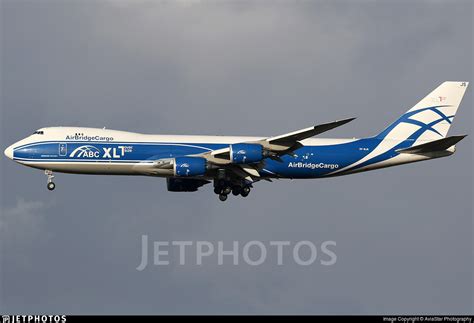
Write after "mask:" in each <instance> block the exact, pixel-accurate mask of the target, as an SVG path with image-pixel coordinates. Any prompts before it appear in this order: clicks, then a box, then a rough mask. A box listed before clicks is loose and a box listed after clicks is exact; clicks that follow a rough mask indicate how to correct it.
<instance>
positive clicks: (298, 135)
mask: <svg viewBox="0 0 474 323" xmlns="http://www.w3.org/2000/svg"><path fill="white" fill-rule="evenodd" d="M354 119H355V118H350V119H344V120H338V121H334V122H329V123H323V124H320V125H316V126H312V127H309V128H305V129H301V130H297V131H293V132H290V133H287V134H284V135H280V136H275V137H269V138H266V139H262V140H258V141H254V142H247V143H249V144H259V145H262V147H263V148H264V149H265V150H266V151H267V153H268V156H267V157H269V158H272V159H276V160H280V158H279V157H280V156H282V155H285V154H291V153H292V152H293V151H294V150H296V149H298V148H300V147H301V146H302V144H301V143H300V141H301V140H304V139H307V138H311V137H313V136H316V135H319V134H321V133H323V132H326V131H329V130H331V129H334V128H337V127H340V126H342V125H344V124H346V123H348V122H351V121H352V120H354ZM200 156H202V157H204V158H206V159H207V160H208V161H209V162H211V163H214V164H217V165H227V164H231V163H232V161H231V158H230V147H226V148H222V149H217V150H213V151H210V152H206V153H204V154H200Z"/></svg>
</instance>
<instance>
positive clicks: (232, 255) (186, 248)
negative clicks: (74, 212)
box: [136, 235, 337, 271]
mask: <svg viewBox="0 0 474 323" xmlns="http://www.w3.org/2000/svg"><path fill="white" fill-rule="evenodd" d="M150 258H151V259H150ZM336 261H337V256H336V242H335V241H323V242H320V243H316V242H313V241H308V240H303V241H276V240H275V241H258V240H252V241H245V242H242V241H149V239H148V236H147V235H142V243H141V260H140V263H139V264H138V266H137V267H136V269H137V270H138V271H143V270H145V269H146V268H147V267H148V266H149V265H151V266H168V265H173V266H174V265H182V266H184V265H197V266H204V265H210V266H214V265H218V266H222V265H234V266H238V265H244V266H245V265H246V266H261V265H264V264H270V265H277V266H283V265H287V264H289V265H299V266H312V265H316V264H318V265H323V266H333V265H335V264H336Z"/></svg>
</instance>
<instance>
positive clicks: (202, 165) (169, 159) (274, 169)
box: [5, 82, 468, 201]
mask: <svg viewBox="0 0 474 323" xmlns="http://www.w3.org/2000/svg"><path fill="white" fill-rule="evenodd" d="M467 86H468V82H444V83H442V84H441V85H440V86H438V87H437V88H436V89H435V90H434V91H432V92H431V93H430V94H429V95H428V96H426V97H425V98H424V99H422V100H421V101H420V102H419V103H417V104H416V105H415V106H414V107H413V108H411V109H410V110H408V111H407V112H406V113H405V114H403V115H402V116H401V117H400V118H399V119H398V120H397V121H395V122H394V123H392V124H391V125H390V126H388V127H387V128H386V129H385V130H383V131H382V132H380V133H379V134H377V135H375V136H373V137H369V138H363V139H320V138H311V137H314V136H317V135H320V134H322V133H324V132H326V131H328V130H331V129H334V128H336V127H339V126H342V125H344V124H346V123H348V122H350V121H352V120H353V119H354V118H350V119H344V120H339V121H334V122H329V123H324V124H319V125H316V126H312V127H309V128H305V129H302V130H298V131H294V132H290V133H287V134H284V135H279V136H274V137H231V136H183V135H148V134H139V133H132V132H125V131H117V130H109V129H95V128H78V127H50V128H41V129H38V130H36V131H35V132H34V133H33V134H32V135H31V136H29V137H26V138H25V139H22V140H20V141H18V142H16V143H14V144H13V145H11V146H10V147H8V148H7V149H5V155H6V156H7V157H8V158H10V159H12V160H13V161H15V162H17V163H19V164H22V165H25V166H30V167H34V168H38V169H42V170H44V171H45V174H46V175H47V177H48V182H47V188H48V189H49V190H51V191H52V190H54V189H55V187H56V185H55V183H54V182H53V178H54V176H53V174H54V172H58V173H73V174H94V175H145V176H156V177H164V178H166V180H167V187H168V190H169V191H173V192H193V191H197V189H198V188H199V187H201V186H203V185H205V184H208V183H211V182H212V183H213V185H214V192H215V193H216V194H218V195H219V199H220V200H221V201H225V200H227V197H228V195H229V194H231V193H232V194H233V195H236V196H237V195H241V196H243V197H245V196H247V195H248V194H249V192H250V190H251V188H252V187H253V185H254V184H255V183H256V182H258V181H262V180H266V181H272V180H273V179H311V178H324V177H332V176H342V175H347V174H353V173H356V172H365V171H370V170H374V169H379V168H383V167H389V166H397V165H401V164H407V163H413V162H418V161H422V160H429V159H434V158H439V157H445V156H449V155H452V154H453V153H454V152H455V145H456V144H457V143H458V142H459V141H460V140H462V139H463V138H464V137H465V136H450V137H448V136H447V133H448V130H449V128H450V126H451V124H452V122H453V119H454V116H455V115H456V112H457V110H458V107H459V104H460V103H461V100H462V97H463V96H464V93H465V91H466V89H467Z"/></svg>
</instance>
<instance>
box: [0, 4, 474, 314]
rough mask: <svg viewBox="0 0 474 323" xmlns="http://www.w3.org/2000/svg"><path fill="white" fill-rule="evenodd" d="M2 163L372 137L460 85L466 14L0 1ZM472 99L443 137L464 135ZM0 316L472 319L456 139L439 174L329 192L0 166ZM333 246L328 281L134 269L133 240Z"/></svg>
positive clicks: (286, 272)
mask: <svg viewBox="0 0 474 323" xmlns="http://www.w3.org/2000/svg"><path fill="white" fill-rule="evenodd" d="M0 3H1V7H0V8H1V9H0V10H1V16H0V23H1V25H0V26H1V27H0V28H1V38H2V42H1V73H0V77H1V87H0V89H1V101H0V104H1V109H0V112H1V125H2V126H1V144H2V147H6V146H7V145H9V144H11V143H13V142H14V141H17V140H19V139H21V138H23V137H25V136H27V135H29V134H30V133H31V132H32V131H34V130H35V129H37V128H40V127H44V126H52V125H81V126H94V127H102V126H107V127H108V128H114V129H115V128H116V129H122V130H130V131H140V132H146V133H170V134H219V135H224V134H235V135H275V134H280V133H285V132H287V131H292V130H296V129H299V128H303V127H306V126H309V125H312V124H315V123H319V122H325V121H332V120H335V119H341V118H345V117H352V116H357V117H359V118H358V119H357V120H356V121H354V122H352V123H350V124H348V125H346V126H344V127H343V128H341V129H338V130H335V131H333V132H330V133H328V134H327V136H333V137H354V136H355V137H363V136H367V135H372V134H374V133H376V132H377V131H379V130H381V129H382V128H384V127H385V126H386V125H387V124H388V123H390V122H392V121H393V120H394V119H395V118H397V117H398V116H399V115H401V114H402V113H403V112H405V111H406V110H408V108H410V107H411V106H412V105H414V104H415V103H416V102H417V101H418V100H419V99H421V98H422V97H423V96H424V95H426V94H427V93H428V92H429V91H430V90H432V89H433V88H435V87H436V86H438V85H439V84H440V83H441V82H442V81H445V80H459V81H473V78H472V75H473V73H472V71H473V70H472V67H473V65H472V57H473V48H472V44H473V32H472V30H473V26H472V19H473V4H472V1H449V2H443V1H415V2H412V1H410V2H400V1H379V2H372V1H367V2H366V1H347V2H346V1H335V2H333V1H328V2H319V1H278V2H270V1H221V2H217V1H215V2H206V1H200V2H199V1H193V2H192V3H189V2H186V1H181V2H179V3H178V4H171V3H170V2H166V1H127V0H124V1H112V0H110V1H33V0H30V1H25V0H20V1H13V0H2V1H1V2H0ZM472 107H473V102H472V88H470V89H468V92H467V95H466V97H465V98H464V101H463V103H462V105H461V108H460V110H459V111H458V115H457V118H456V120H455V122H454V126H453V127H452V129H451V131H450V133H452V134H463V133H467V134H471V135H472V124H473V120H472ZM0 164H1V176H2V178H1V183H2V184H1V185H2V186H1V213H2V214H1V218H0V225H1V227H0V230H1V235H0V247H1V253H0V256H1V262H0V270H1V285H0V300H1V301H0V312H15V313H16V312H18V313H20V312H47V313H52V312H66V313H152V314H153V313H467V312H472V311H473V258H474V254H473V247H472V246H473V240H472V230H473V223H472V196H473V189H472V180H473V178H472V176H473V172H472V165H473V158H472V138H470V137H468V138H467V139H466V140H464V141H463V142H461V143H460V144H459V146H458V151H457V153H456V154H455V155H454V156H452V157H451V158H444V159H440V160H436V161H430V162H425V163H418V164H412V165H408V166H401V167H398V168H390V169H386V170H381V171H376V172H371V173H364V174H361V175H353V176H347V177H341V178H334V179H328V180H314V181H311V180H307V181H303V180H301V181H279V182H276V183H273V184H270V183H259V184H257V185H256V189H255V190H254V191H253V192H252V193H251V195H250V196H249V197H248V198H246V199H243V198H229V200H228V201H227V202H226V203H222V202H219V201H218V199H217V198H216V196H215V195H214V194H213V193H212V190H211V188H210V187H206V188H204V189H201V190H200V191H199V192H197V193H195V194H187V193H184V194H179V193H168V192H167V191H166V185H165V181H164V180H163V179H156V178H146V177H94V176H78V175H64V174H57V175H58V176H57V178H56V183H57V189H56V191H54V193H51V192H48V191H47V190H46V188H45V184H46V178H45V176H44V175H43V174H42V172H41V171H39V170H33V169H29V168H25V167H21V166H19V165H16V164H14V163H13V162H11V161H9V160H7V159H6V158H4V157H3V155H2V158H0ZM142 234H148V235H149V238H150V239H151V240H194V241H195V240H208V241H213V242H215V241H218V240H224V241H229V242H230V241H232V240H238V241H242V242H243V243H245V242H246V241H249V240H260V241H268V240H289V241H299V240H311V241H314V242H322V241H324V240H334V241H336V242H337V247H336V248H335V251H336V253H337V256H338V260H337V264H336V265H335V266H332V267H324V266H321V265H313V266H310V267H300V266H295V265H285V266H276V265H274V264H272V263H270V264H266V265H262V266H257V267H251V266H247V265H241V266H237V267H235V266H230V265H229V266H216V263H215V262H214V263H213V262H209V264H208V265H204V266H201V267H199V266H193V265H189V266H179V265H173V266H168V267H160V268H157V267H150V268H148V269H147V270H145V271H143V272H138V271H136V270H135V267H136V266H137V265H138V263H139V260H140V239H141V235H142Z"/></svg>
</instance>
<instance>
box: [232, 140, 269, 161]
mask: <svg viewBox="0 0 474 323" xmlns="http://www.w3.org/2000/svg"><path fill="white" fill-rule="evenodd" d="M262 159H263V147H262V145H259V144H234V145H230V160H231V161H232V162H233V163H234V164H251V163H257V162H259V161H261V160H262Z"/></svg>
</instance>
